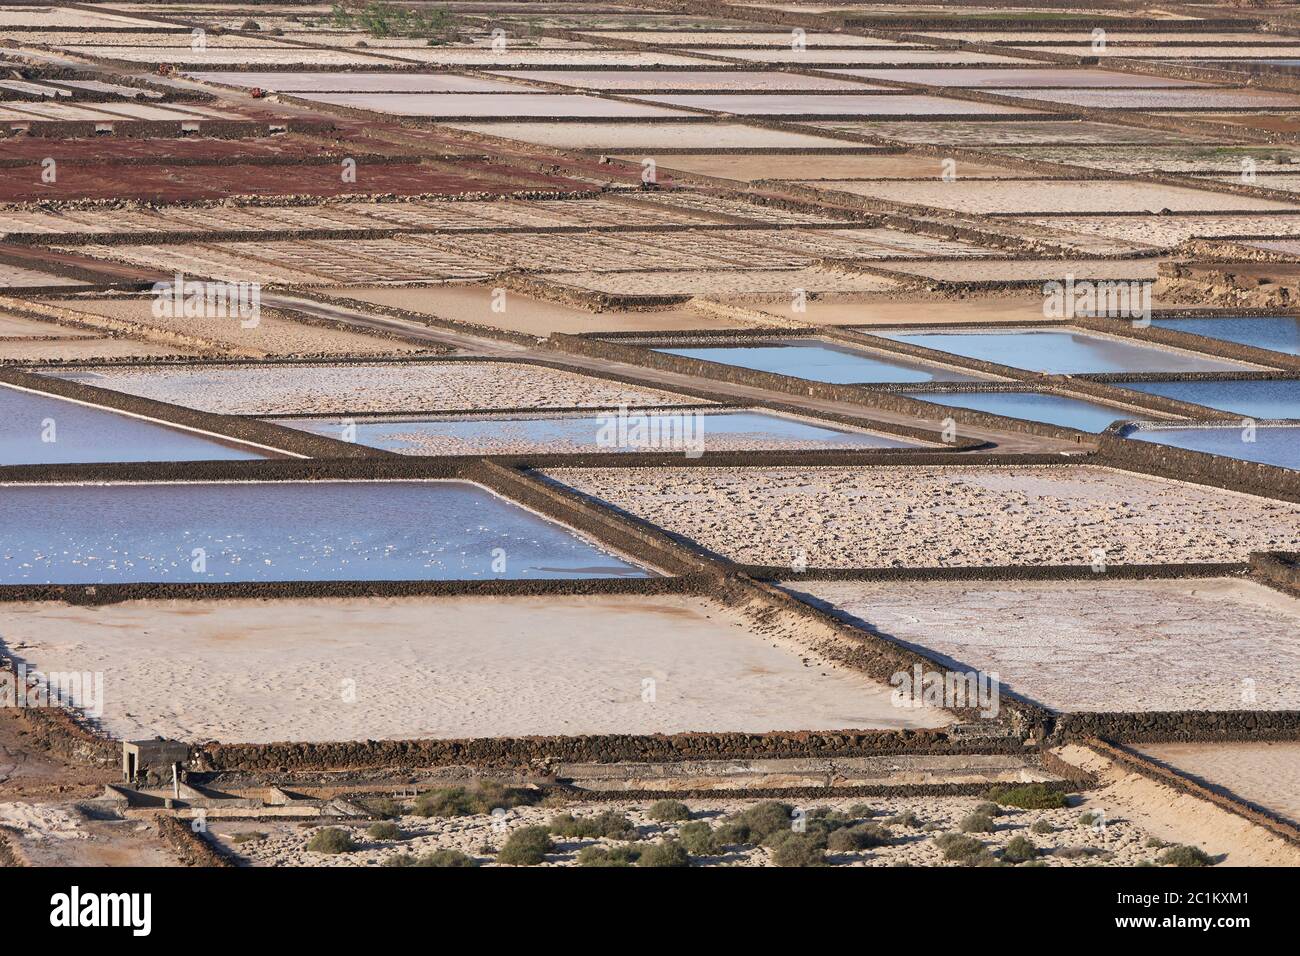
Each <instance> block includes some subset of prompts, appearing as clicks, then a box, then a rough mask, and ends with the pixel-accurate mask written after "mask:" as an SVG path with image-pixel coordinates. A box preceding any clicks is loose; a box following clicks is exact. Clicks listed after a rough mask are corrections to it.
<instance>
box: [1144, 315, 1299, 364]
mask: <svg viewBox="0 0 1300 956" xmlns="http://www.w3.org/2000/svg"><path fill="white" fill-rule="evenodd" d="M1151 325H1152V326H1154V327H1155V328H1158V329H1173V330H1175V331H1177V332H1191V333H1192V334H1194V335H1204V336H1205V337H1206V338H1211V339H1220V340H1222V341H1224V342H1236V343H1237V344H1238V345H1253V346H1254V347H1255V348H1257V349H1268V350H1269V351H1271V352H1284V353H1286V354H1287V355H1300V318H1291V317H1289V316H1283V315H1275V316H1267V317H1264V318H1258V319H1256V318H1217V317H1216V318H1208V319H1152V320H1151Z"/></svg>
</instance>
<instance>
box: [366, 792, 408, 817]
mask: <svg viewBox="0 0 1300 956" xmlns="http://www.w3.org/2000/svg"><path fill="white" fill-rule="evenodd" d="M361 805H362V806H363V807H365V808H366V809H367V810H369V811H370V812H371V813H373V814H374V815H375V816H377V817H383V818H384V819H385V820H396V819H397V818H398V817H400V816H401V815H402V805H401V804H400V803H398V802H397V801H396V800H394V799H393V798H392V797H375V798H373V799H370V800H363V801H362V802H361Z"/></svg>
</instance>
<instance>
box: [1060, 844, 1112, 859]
mask: <svg viewBox="0 0 1300 956" xmlns="http://www.w3.org/2000/svg"><path fill="white" fill-rule="evenodd" d="M1100 852H1101V851H1100V850H1098V849H1097V848H1096V847H1092V846H1063V847H1061V848H1060V849H1058V850H1057V851H1056V853H1055V855H1056V856H1059V857H1061V858H1062V859H1065V860H1082V859H1083V858H1084V857H1089V856H1096V855H1097V854H1098V853H1100Z"/></svg>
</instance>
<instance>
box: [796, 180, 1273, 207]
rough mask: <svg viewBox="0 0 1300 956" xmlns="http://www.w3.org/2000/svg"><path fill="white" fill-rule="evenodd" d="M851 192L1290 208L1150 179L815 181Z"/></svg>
mask: <svg viewBox="0 0 1300 956" xmlns="http://www.w3.org/2000/svg"><path fill="white" fill-rule="evenodd" d="M816 185H818V186H819V187H820V188H822V189H830V188H834V189H836V190H839V191H841V192H847V193H852V194H853V195H855V196H869V197H871V198H874V199H882V200H887V201H889V202H897V203H907V204H910V205H918V206H933V207H937V208H940V209H953V210H956V211H958V212H967V213H1001V214H1013V213H1018V214H1022V215H1024V214H1031V213H1071V212H1087V213H1099V212H1117V213H1120V212H1138V213H1140V212H1159V211H1160V210H1162V209H1170V210H1173V211H1174V212H1217V211H1224V212H1242V211H1252V210H1263V209H1295V208H1296V207H1295V206H1294V205H1293V204H1289V203H1285V202H1281V201H1279V200H1276V199H1256V198H1254V197H1253V196H1236V195H1230V194H1228V193H1212V192H1202V191H1200V190H1197V189H1187V188H1184V187H1182V186H1161V185H1155V184H1152V183H1122V182H1102V181H1090V180H1079V181H1074V180H1071V181H1068V182H1062V181H1057V180H1032V179H1018V180H996V181H992V180H978V181H974V182H968V181H963V180H961V179H957V180H956V181H954V182H943V181H941V180H940V181H936V182H930V183H907V182H890V183H871V182H840V183H836V184H834V186H832V185H831V184H829V183H818V184H816Z"/></svg>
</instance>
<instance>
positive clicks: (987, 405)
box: [907, 392, 1140, 432]
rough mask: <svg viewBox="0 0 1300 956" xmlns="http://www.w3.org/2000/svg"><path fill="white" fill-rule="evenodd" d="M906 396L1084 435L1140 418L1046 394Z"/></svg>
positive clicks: (926, 394)
mask: <svg viewBox="0 0 1300 956" xmlns="http://www.w3.org/2000/svg"><path fill="white" fill-rule="evenodd" d="M907 395H908V397H909V398H917V399H920V400H921V401H923V402H935V403H937V404H939V405H952V406H955V407H957V408H970V409H974V410H976V411H981V412H990V413H992V414H994V415H1006V416H1007V417H1008V418H1021V419H1024V420H1025V421H1030V422H1045V423H1046V424H1048V425H1061V426H1062V427H1064V428H1077V429H1079V431H1083V432H1100V431H1104V430H1105V429H1106V427H1107V426H1109V425H1110V424H1111V422H1114V421H1116V420H1119V419H1124V418H1137V417H1140V413H1139V412H1132V411H1125V410H1124V409H1122V408H1116V407H1114V406H1112V405H1102V404H1101V403H1099V402H1088V401H1084V400H1083V399H1081V398H1071V397H1070V396H1068V395H1053V394H1051V393H1048V392H908V393H907Z"/></svg>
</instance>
